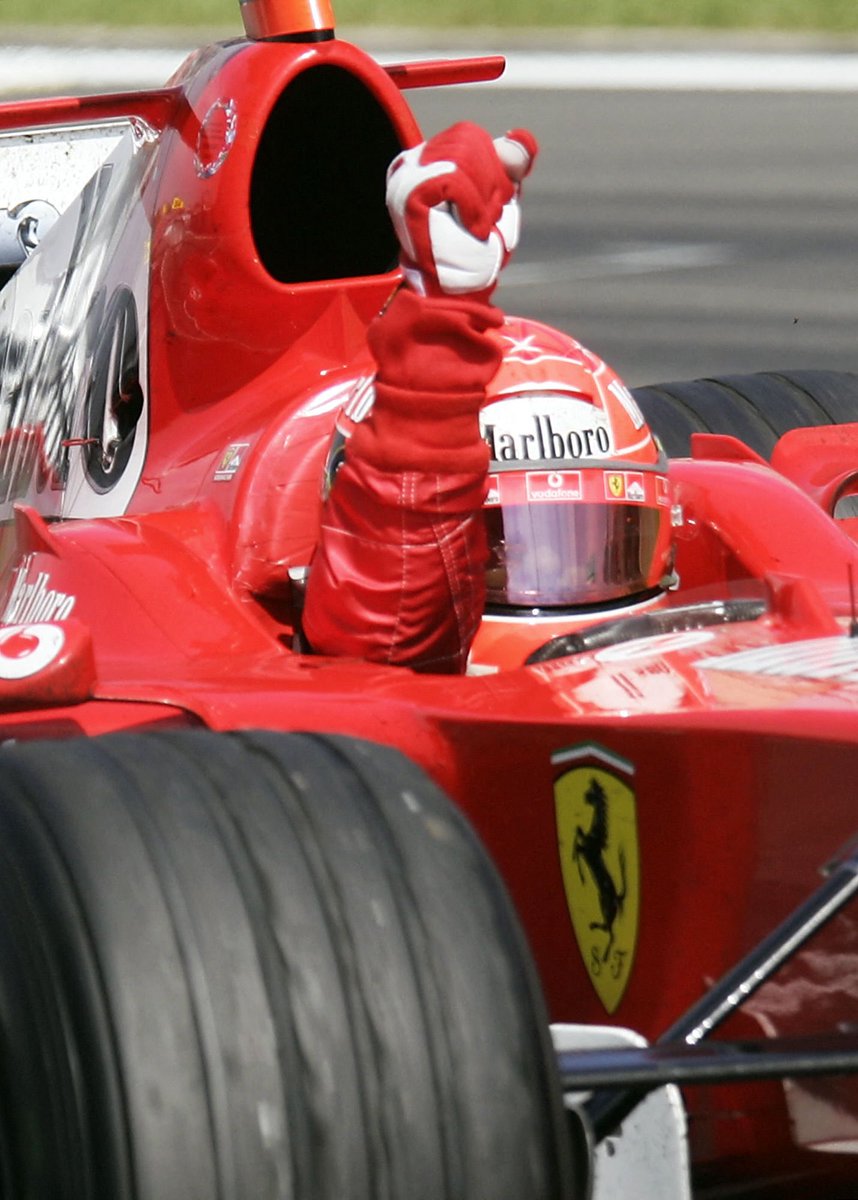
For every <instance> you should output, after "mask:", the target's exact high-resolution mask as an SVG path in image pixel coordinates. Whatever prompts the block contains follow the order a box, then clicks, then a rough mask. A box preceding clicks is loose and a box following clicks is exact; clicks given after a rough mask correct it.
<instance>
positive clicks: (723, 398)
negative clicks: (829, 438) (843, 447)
mask: <svg viewBox="0 0 858 1200" xmlns="http://www.w3.org/2000/svg"><path fill="white" fill-rule="evenodd" d="M633 394H634V397H635V399H636V400H637V402H638V405H639V406H640V408H641V411H642V412H643V414H644V416H645V417H646V419H647V422H648V423H649V426H650V428H651V429H652V431H653V433H655V434H656V436H657V437H658V439H659V441H660V442H661V444H662V446H663V447H664V450H665V453H666V454H667V455H668V456H669V457H670V458H685V457H687V456H688V455H689V454H690V453H691V435H692V433H721V434H730V435H732V436H733V437H737V438H739V439H740V440H741V441H743V442H745V443H746V445H748V446H750V447H751V449H752V450H756V452H757V453H758V454H760V455H761V456H762V457H763V458H769V457H770V456H771V453H772V450H773V449H774V445H775V442H776V441H777V440H778V438H779V437H780V436H781V434H784V433H787V432H788V431H789V430H790V429H800V428H802V427H804V426H809V425H843V424H846V423H848V422H851V421H858V374H851V373H849V372H843V371H763V372H760V373H759V374H756V375H722V376H719V377H717V378H714V379H694V380H687V381H684V382H679V383H659V384H653V385H651V386H647V387H638V388H634V389H633Z"/></svg>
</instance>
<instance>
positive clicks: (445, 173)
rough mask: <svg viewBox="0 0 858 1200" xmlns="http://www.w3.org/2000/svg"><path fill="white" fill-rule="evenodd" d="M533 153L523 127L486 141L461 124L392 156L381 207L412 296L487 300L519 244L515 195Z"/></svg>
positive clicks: (473, 127) (532, 144) (533, 145)
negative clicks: (385, 211) (390, 224)
mask: <svg viewBox="0 0 858 1200" xmlns="http://www.w3.org/2000/svg"><path fill="white" fill-rule="evenodd" d="M536 153H537V145H536V140H535V139H534V137H533V136H532V135H531V134H530V133H528V132H527V131H526V130H520V129H516V130H513V131H512V132H510V133H507V134H506V135H505V136H504V137H500V138H495V139H494V141H493V140H492V139H491V137H490V136H489V135H488V134H487V133H486V132H485V130H483V129H481V128H480V127H479V126H477V125H473V124H471V123H470V122H461V123H459V124H458V125H453V126H452V127H451V128H450V129H447V130H445V131H444V132H443V133H439V134H436V135H435V137H433V138H430V139H429V141H426V142H422V143H421V144H420V145H419V146H413V147H412V148H411V149H410V150H405V151H403V152H402V153H401V154H399V155H398V156H397V157H396V158H395V159H394V161H393V162H392V163H391V165H390V168H389V170H388V172H387V207H388V211H389V212H390V215H391V218H392V220H393V225H394V228H395V230H396V234H397V237H398V238H399V243H400V246H401V248H402V256H401V262H402V267H403V270H404V272H405V276H406V279H407V280H408V282H409V283H410V285H411V287H412V288H413V289H414V290H415V291H416V292H418V293H419V294H420V295H423V296H443V295H446V296H460V297H464V296H481V295H482V296H483V298H485V299H488V295H489V293H490V292H491V290H492V289H493V288H494V286H495V284H496V283H497V281H498V277H499V275H500V273H501V270H502V269H503V267H504V266H505V265H506V263H507V261H508V260H509V257H510V255H511V253H512V251H513V250H514V249H515V247H516V245H517V244H518V238H519V231H520V225H521V216H520V209H519V204H518V195H519V191H520V185H521V181H522V180H523V179H524V177H525V176H526V175H527V174H528V172H529V171H530V168H531V166H532V165H533V161H534V159H535V157H536Z"/></svg>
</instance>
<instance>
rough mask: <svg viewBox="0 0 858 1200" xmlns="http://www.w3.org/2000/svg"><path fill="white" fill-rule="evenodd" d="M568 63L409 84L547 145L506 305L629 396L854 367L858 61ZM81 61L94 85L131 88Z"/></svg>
mask: <svg viewBox="0 0 858 1200" xmlns="http://www.w3.org/2000/svg"><path fill="white" fill-rule="evenodd" d="M490 48H491V49H497V47H490ZM469 52H473V49H472V48H471V47H468V48H467V49H464V50H460V51H458V53H460V54H462V53H464V54H467V53H469ZM17 54H18V58H17V59H15V57H14V56H13V57H12V58H11V59H9V60H8V63H9V67H8V70H5V71H3V70H0V78H3V79H11V78H12V70H11V68H12V65H14V62H15V61H19V60H20V56H21V50H20V48H18V51H17ZM27 54H28V58H27V60H26V71H27V75H28V78H30V79H34V78H37V77H38V67H39V62H40V61H43V62H44V63H45V64H46V71H45V75H44V77H46V78H51V74H52V72H55V71H56V70H57V66H56V60H55V59H53V60H52V59H51V58H50V55H47V56H43V58H42V60H40V59H39V52H38V51H37V50H36V49H35V48H34V49H33V50H32V55H31V54H30V51H29V50H28V51H27ZM177 55H178V59H179V60H180V58H181V56H182V55H181V53H179V52H178V51H176V50H172V51H169V52H168V53H167V54H166V56H164V57H163V58H158V57H157V56H156V57H155V58H154V59H145V61H144V59H143V58H141V59H140V66H139V70H141V71H143V72H145V71H147V70H148V71H151V72H153V74H152V77H151V78H143V77H141V78H140V79H139V80H138V79H134V83H136V84H138V85H139V86H143V85H144V84H145V83H150V84H157V83H160V82H163V80H164V78H165V76H166V74H167V73H169V70H170V69H172V68H171V65H170V64H171V57H172V58H176V57H177ZM410 56H411V55H410V53H409V51H408V50H405V51H402V52H400V53H398V54H394V55H393V57H399V58H406V57H410ZM415 56H420V57H422V56H423V53H421V54H420V55H415ZM387 57H388V58H390V57H391V54H389V53H388V54H387ZM108 58H109V60H110V61H112V62H113V63H114V64H115V63H117V62H118V61H119V55H118V54H117V52H116V50H111V51H109V55H108ZM66 61H67V62H69V63H75V62H77V63H81V62H82V56H81V54H80V52H79V51H77V50H76V51H75V52H74V53H73V54H72V55H71V56H68V57H67V59H66ZM570 61H572V60H563V59H562V56H558V55H550V54H549V55H545V54H544V53H543V54H542V55H541V56H540V55H534V54H529V55H516V54H513V55H511V61H510V69H509V71H508V77H509V80H510V82H512V83H515V82H516V81H518V82H519V84H520V86H515V87H510V86H509V85H506V86H498V85H477V86H472V87H457V88H450V89H445V90H442V89H433V90H431V91H425V92H424V91H414V92H411V93H410V100H411V102H412V104H413V106H414V108H415V109H416V111H417V113H418V116H419V118H420V120H421V122H422V124H423V127H424V129H425V130H426V131H428V132H431V131H432V130H435V129H438V128H441V127H443V126H444V125H446V124H449V123H451V122H452V121H455V120H459V119H463V118H469V119H472V120H476V121H478V122H480V123H482V124H484V125H485V126H486V127H487V128H489V129H491V130H492V131H494V132H502V131H503V130H505V129H506V128H509V127H512V126H516V125H525V126H527V127H529V128H530V129H532V130H533V131H534V133H535V134H536V135H537V137H538V138H539V140H540V143H541V146H542V153H541V156H540V159H539V162H538V164H537V168H536V170H535V172H534V174H533V176H532V177H531V179H530V180H529V181H528V184H527V188H526V193H525V198H524V220H525V227H524V237H523V241H522V245H521V247H520V249H519V252H518V254H517V256H516V259H515V261H514V262H513V264H512V265H511V266H510V268H509V269H508V271H507V273H506V277H505V281H504V284H503V286H502V288H501V290H500V292H499V300H500V302H501V303H502V304H503V305H504V306H505V307H506V308H507V309H508V310H509V311H511V312H516V313H519V314H527V315H532V316H535V317H538V318H540V319H542V320H545V321H548V322H550V323H551V324H555V325H558V326H560V327H561V328H564V329H567V330H568V331H569V332H571V333H573V334H574V335H575V336H576V337H578V338H579V339H580V340H581V341H583V342H584V343H585V344H586V345H588V346H590V347H591V348H592V349H593V350H595V351H596V352H598V353H599V354H601V355H602V356H603V357H604V358H606V359H607V360H608V361H609V362H610V363H611V364H612V365H613V366H614V367H615V368H616V369H617V370H619V371H620V373H621V374H622V375H623V376H624V377H625V379H626V380H627V382H629V383H630V384H632V385H636V384H642V383H653V382H659V381H665V380H669V379H681V378H693V377H697V376H702V375H711V374H723V373H735V372H746V371H756V370H768V369H783V368H796V367H827V368H832V369H839V370H856V369H858V345H856V341H857V340H858V339H856V334H858V145H856V138H855V132H854V130H855V117H856V114H857V113H858V56H856V55H854V54H848V55H836V54H835V55H829V56H827V57H826V58H824V59H823V58H818V57H817V56H814V55H812V54H804V55H801V54H799V55H794V56H791V57H789V56H787V57H780V56H778V55H762V56H760V57H758V58H757V59H756V60H751V59H742V58H736V57H735V56H733V57H732V58H731V57H730V56H729V55H728V56H722V57H721V58H720V59H719V57H718V56H717V55H714V56H704V57H700V56H694V55H692V56H683V55H681V54H680V55H677V54H674V55H663V56H659V55H652V54H649V55H632V56H628V55H625V56H623V55H620V56H619V57H618V56H616V55H611V54H609V53H607V54H589V55H585V56H583V57H582V56H578V57H577V58H575V59H574V62H573V63H572V66H571V67H570ZM5 62H6V60H4V58H3V48H2V47H0V68H3V67H4V63H5ZM564 62H565V66H563V68H562V69H561V65H562V63H564ZM737 63H738V71H737V69H736V64H737ZM82 65H83V66H85V67H86V70H87V71H88V72H89V74H88V76H87V84H88V86H87V87H86V88H83V89H82V90H97V89H98V88H99V86H101V87H104V88H105V90H107V89H110V88H112V87H115V86H117V85H116V83H115V81H114V80H112V79H106V80H105V81H104V82H103V83H101V84H99V81H98V79H97V78H96V76H95V75H94V74H93V70H94V68H92V67H90V65H89V64H88V63H87V64H82ZM122 69H123V70H124V71H128V70H129V67H128V64H127V62H125V61H124V60H123V62H122ZM136 69H138V68H137V67H136V66H135V67H134V68H133V69H132V71H131V73H132V75H133V70H136ZM126 78H129V76H127V75H126ZM62 86H63V85H62V83H58V84H57V87H58V89H61V88H62ZM126 86H131V84H126ZM746 87H747V88H748V89H751V88H752V87H753V88H756V89H758V90H744V89H745V88H746ZM792 89H795V90H792ZM0 90H2V83H0ZM40 90H41V91H42V92H43V93H44V92H50V90H51V88H50V87H48V86H42V87H40Z"/></svg>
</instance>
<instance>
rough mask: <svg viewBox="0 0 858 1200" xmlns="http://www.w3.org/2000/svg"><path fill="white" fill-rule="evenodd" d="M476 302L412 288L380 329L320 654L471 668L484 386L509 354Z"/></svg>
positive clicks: (335, 496)
mask: <svg viewBox="0 0 858 1200" xmlns="http://www.w3.org/2000/svg"><path fill="white" fill-rule="evenodd" d="M502 319H503V318H502V314H501V313H500V312H499V310H498V309H495V308H492V307H491V306H490V305H488V304H486V303H483V302H480V301H474V300H465V299H461V300H455V299H450V298H446V297H432V298H426V297H421V296H418V295H416V294H415V293H413V292H411V291H408V290H405V289H403V290H401V291H400V292H399V293H398V294H397V296H396V297H395V299H394V300H393V302H392V303H391V305H390V307H389V308H388V310H387V312H386V313H385V314H384V315H383V316H382V317H379V318H378V319H377V320H376V321H375V322H374V324H373V326H372V327H371V329H370V347H371V349H372V352H373V355H374V357H375V360H376V364H377V375H376V385H375V393H376V394H375V401H374V404H373V407H372V410H371V412H370V414H369V416H368V417H367V418H366V419H365V420H364V421H362V422H361V423H360V424H359V425H357V426H356V428H355V431H354V433H353V434H352V436H351V437H350V439H349V441H348V444H347V447H346V454H345V461H344V463H343V465H342V466H341V467H340V469H339V471H338V473H337V476H336V480H335V482H334V486H333V487H332V489H331V494H330V496H329V498H328V501H327V503H326V506H325V510H324V513H323V516H322V530H321V535H320V541H319V546H318V548H317V552H316V555H315V557H314V559H313V564H312V568H311V571H310V579H309V583H308V586H307V595H306V602H305V608H304V634H305V637H306V638H307V640H308V642H309V644H310V645H311V646H312V648H313V649H314V650H315V651H317V652H319V653H323V654H347V655H355V656H360V657H363V658H368V659H371V660H373V661H375V662H385V663H394V664H398V665H402V666H410V667H414V668H416V669H418V670H426V671H447V672H455V671H461V670H464V667H465V662H466V660H467V656H468V651H469V649H470V645H471V641H472V639H473V637H474V634H475V633H476V630H477V627H478V625H479V622H480V618H481V616H482V611H483V602H484V594H485V582H484V573H485V560H486V541H485V528H484V523H483V518H482V512H481V509H482V503H483V500H484V498H485V490H486V472H487V467H488V449H487V447H486V444H485V442H484V441H483V439H482V437H481V435H480V428H479V411H480V407H481V405H482V403H483V400H484V397H485V389H486V387H487V385H488V383H489V382H490V380H491V378H492V376H493V375H494V374H495V372H496V370H497V368H498V365H499V362H500V350H499V348H498V346H497V343H496V342H495V341H494V340H493V339H491V338H489V337H488V336H487V330H488V329H490V328H492V327H496V326H498V325H500V324H501V322H502Z"/></svg>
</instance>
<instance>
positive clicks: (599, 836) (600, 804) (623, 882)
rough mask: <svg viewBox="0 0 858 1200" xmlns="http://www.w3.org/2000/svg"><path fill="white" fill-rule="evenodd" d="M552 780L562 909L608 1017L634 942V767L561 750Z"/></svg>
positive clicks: (592, 753)
mask: <svg viewBox="0 0 858 1200" xmlns="http://www.w3.org/2000/svg"><path fill="white" fill-rule="evenodd" d="M552 762H553V763H555V764H556V765H562V766H563V767H565V770H563V771H562V773H561V774H560V775H558V776H557V778H556V779H555V781H554V802H555V807H556V813H557V837H558V843H559V848H560V865H561V869H562V871H563V886H564V889H565V891H566V903H567V904H568V906H569V915H570V916H571V918H572V925H573V927H574V929H575V937H576V938H577V940H578V946H579V948H580V950H581V954H582V956H583V959H584V965H585V966H586V968H587V973H588V975H589V976H590V980H591V982H592V984H593V987H594V988H595V989H596V993H597V995H598V997H599V999H600V1000H601V1002H602V1004H603V1005H604V1006H605V1008H606V1010H607V1011H608V1012H609V1013H613V1012H615V1011H616V1009H617V1007H618V1005H619V1003H620V1001H621V1000H622V998H623V994H624V992H625V990H626V986H627V984H628V982H629V977H630V975H631V970H632V964H633V962H634V956H635V946H636V944H637V936H638V912H639V907H640V858H639V850H638V833H637V811H636V803H635V793H634V790H633V788H632V779H633V776H634V767H633V765H632V764H631V763H630V762H628V761H627V760H626V759H623V758H621V757H620V756H619V755H616V754H611V753H610V752H609V751H607V750H604V749H602V747H600V746H595V745H592V744H589V743H588V744H587V745H584V746H576V747H573V748H572V749H567V750H561V751H558V753H556V754H554V755H552Z"/></svg>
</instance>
